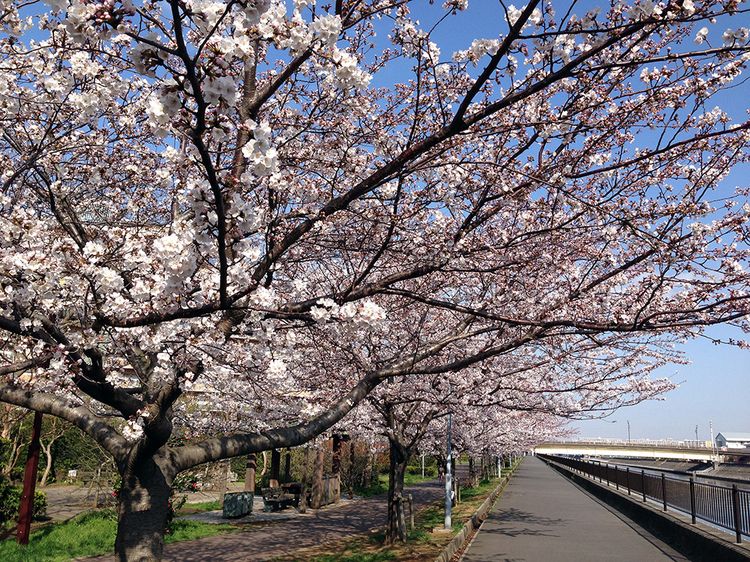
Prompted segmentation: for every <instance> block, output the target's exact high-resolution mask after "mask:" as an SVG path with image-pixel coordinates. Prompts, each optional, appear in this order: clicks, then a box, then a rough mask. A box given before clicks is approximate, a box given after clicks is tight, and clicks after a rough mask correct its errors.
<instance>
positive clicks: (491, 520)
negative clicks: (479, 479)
mask: <svg viewBox="0 0 750 562" xmlns="http://www.w3.org/2000/svg"><path fill="white" fill-rule="evenodd" d="M461 560H462V562H520V561H528V562H537V561H547V562H568V561H569V562H587V561H592V562H593V561H596V562H600V561H614V562H620V561H622V562H631V561H645V562H657V561H662V560H676V561H685V560H687V558H685V557H684V556H682V555H681V554H679V553H678V552H676V551H675V550H673V549H672V548H671V547H669V545H667V544H665V543H664V542H662V541H660V540H659V539H657V538H656V537H654V536H653V535H651V534H649V533H648V532H647V531H646V530H645V529H642V528H641V527H639V526H638V525H636V524H635V523H634V522H632V521H630V520H629V519H627V518H625V517H624V516H623V515H620V514H619V513H618V512H616V511H615V510H614V509H612V508H610V507H608V506H606V505H605V504H603V503H601V502H599V501H598V500H597V499H596V498H594V497H593V496H591V495H589V494H588V493H587V492H585V491H583V490H582V489H581V488H579V487H578V486H576V485H575V484H573V483H572V482H571V481H570V480H568V479H566V478H565V477H563V476H562V475H561V474H559V473H558V472H556V471H555V470H553V469H551V468H550V467H549V466H547V465H546V464H544V463H543V462H542V461H541V460H539V459H537V458H536V457H528V458H526V459H525V460H524V462H523V464H522V465H521V466H520V467H519V469H518V470H517V471H516V473H515V474H514V475H513V477H512V478H511V480H510V482H509V483H508V486H507V488H506V489H505V491H504V492H503V494H502V496H501V497H500V500H499V501H498V502H497V503H496V504H495V507H494V508H493V510H492V511H491V513H490V515H489V517H488V518H487V519H486V520H485V522H484V523H483V524H482V526H481V527H480V529H479V532H478V533H477V535H476V536H475V537H474V540H473V541H472V543H471V545H470V546H469V548H468V549H467V551H466V553H465V554H464V556H463V558H461Z"/></svg>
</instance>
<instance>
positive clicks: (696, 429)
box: [695, 424, 698, 445]
mask: <svg viewBox="0 0 750 562" xmlns="http://www.w3.org/2000/svg"><path fill="white" fill-rule="evenodd" d="M695 441H696V445H697V444H698V443H697V441H698V424H696V425H695Z"/></svg>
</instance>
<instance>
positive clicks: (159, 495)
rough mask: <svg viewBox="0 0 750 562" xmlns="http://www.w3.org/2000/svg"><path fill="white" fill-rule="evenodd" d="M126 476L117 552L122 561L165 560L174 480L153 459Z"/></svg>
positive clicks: (121, 494)
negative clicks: (165, 543) (166, 532)
mask: <svg viewBox="0 0 750 562" xmlns="http://www.w3.org/2000/svg"><path fill="white" fill-rule="evenodd" d="M122 472H126V473H125V474H123V475H122V488H121V489H120V502H119V506H118V512H117V519H118V525H117V538H116V539H115V552H116V554H117V558H118V560H120V562H152V561H158V560H161V557H162V552H163V550H164V529H165V527H166V525H167V516H168V510H169V507H168V505H169V496H170V490H171V484H172V482H171V478H170V477H168V476H167V474H165V472H167V471H165V470H164V469H163V468H162V467H160V466H159V464H157V462H156V460H155V459H154V458H153V457H148V458H144V459H142V460H141V461H139V462H138V463H137V465H136V466H135V467H133V468H132V469H131V470H130V471H129V474H127V472H128V471H127V470H125V471H122ZM122 472H121V474H122Z"/></svg>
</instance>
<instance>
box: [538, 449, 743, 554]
mask: <svg viewBox="0 0 750 562" xmlns="http://www.w3.org/2000/svg"><path fill="white" fill-rule="evenodd" d="M537 456H538V457H539V458H541V459H542V460H545V461H552V462H555V463H557V464H559V465H562V466H565V467H567V468H569V469H571V470H572V471H574V472H577V473H579V474H585V475H588V476H591V477H592V478H593V479H594V480H598V481H599V482H601V483H606V484H607V485H608V486H614V487H615V488H616V489H618V490H622V491H623V492H627V494H628V495H634V496H636V497H639V498H640V499H642V500H643V501H644V502H645V501H647V500H649V499H650V500H654V501H656V502H659V503H660V504H661V506H662V509H663V510H664V511H667V510H668V509H669V508H673V509H676V510H679V511H682V512H685V513H689V514H690V517H691V518H692V521H693V523H695V521H696V519H701V520H703V521H708V522H709V523H713V524H714V525H716V526H718V527H722V528H724V529H727V530H729V531H733V532H734V534H735V537H736V539H737V542H738V543H740V542H742V535H750V490H740V489H738V488H737V484H732V485H731V486H727V485H720V484H710V483H706V482H696V481H695V479H694V478H693V477H692V476H691V477H690V479H688V480H686V479H682V478H675V477H673V476H666V475H665V474H664V473H662V474H652V473H649V472H646V471H645V470H639V469H630V468H629V467H626V468H622V467H618V466H615V465H610V464H602V463H600V462H599V461H584V460H579V459H572V458H568V457H557V456H549V455H537Z"/></svg>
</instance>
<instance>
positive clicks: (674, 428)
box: [571, 327, 750, 439]
mask: <svg viewBox="0 0 750 562" xmlns="http://www.w3.org/2000/svg"><path fill="white" fill-rule="evenodd" d="M707 333H708V334H709V335H711V336H712V337H717V338H719V337H721V338H727V337H733V338H740V337H742V334H741V333H740V332H739V331H737V330H734V329H732V328H730V327H714V328H712V329H710V330H709V331H708V332H707ZM683 349H684V350H685V353H686V354H687V356H688V358H689V359H690V360H691V364H690V365H674V366H671V367H665V368H662V369H661V370H659V371H657V374H658V375H659V376H666V377H669V378H671V379H672V380H673V381H675V382H681V383H682V384H680V386H679V387H678V388H677V389H675V390H673V391H672V392H670V393H668V394H666V395H664V397H663V400H649V401H647V402H642V403H641V404H638V405H636V406H631V407H629V408H621V409H620V410H618V411H617V412H615V413H614V414H612V415H611V416H609V417H608V418H605V419H603V420H586V421H576V422H573V423H572V424H571V427H573V428H576V429H578V431H579V435H580V437H612V438H621V439H626V438H627V436H628V426H627V421H628V420H630V431H631V436H632V438H633V439H664V438H674V439H695V426H696V425H697V426H698V438H699V439H708V438H709V421H713V426H714V435H715V434H716V433H719V432H721V431H729V432H732V431H742V432H750V352H748V351H746V350H741V349H737V348H736V347H733V346H728V345H718V346H717V345H715V344H713V343H711V342H710V341H708V340H706V339H703V338H700V339H698V340H694V341H691V342H688V343H687V344H685V345H684V346H683Z"/></svg>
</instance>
